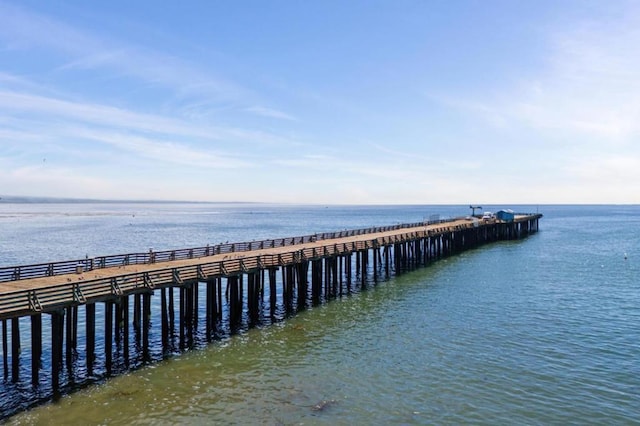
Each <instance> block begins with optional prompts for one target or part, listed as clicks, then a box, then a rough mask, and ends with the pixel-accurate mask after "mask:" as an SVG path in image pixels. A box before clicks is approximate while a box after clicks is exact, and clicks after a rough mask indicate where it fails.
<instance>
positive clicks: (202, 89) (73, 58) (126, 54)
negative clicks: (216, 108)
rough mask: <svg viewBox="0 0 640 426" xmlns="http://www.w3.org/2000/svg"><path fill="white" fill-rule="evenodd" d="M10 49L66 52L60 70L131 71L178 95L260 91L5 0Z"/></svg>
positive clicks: (230, 97) (224, 97) (1, 36)
mask: <svg viewBox="0 0 640 426" xmlns="http://www.w3.org/2000/svg"><path fill="white" fill-rule="evenodd" d="M2 40H4V43H5V45H6V46H7V47H9V48H11V49H21V50H31V49H40V48H44V49H47V50H49V51H53V52H57V53H58V54H60V55H61V58H66V59H61V60H62V61H63V63H62V64H61V65H59V66H58V67H56V69H57V70H58V71H70V70H95V69H101V70H103V71H105V72H109V71H110V72H112V73H115V75H116V76H128V77H132V78H135V79H137V80H138V81H140V82H144V83H147V84H152V85H155V86H157V87H162V88H164V89H165V90H168V91H169V92H170V93H172V94H173V95H174V96H176V97H177V98H180V97H182V98H184V97H188V98H191V99H192V98H215V99H216V100H217V101H218V102H223V101H224V102H229V101H233V102H248V103H253V102H254V101H255V99H256V98H257V95H256V94H255V93H253V92H252V91H251V90H248V89H246V88H245V87H242V86H241V85H238V84H236V83H235V82H233V81H231V80H228V79H225V78H224V77H222V76H221V75H219V74H216V71H215V70H213V69H210V68H209V69H206V70H202V69H201V68H200V67H199V66H196V65H194V64H191V63H189V62H187V61H185V60H183V59H180V58H178V57H176V56H173V55H170V54H167V53H165V52H159V51H156V50H154V49H152V48H148V47H144V46H141V45H135V44H132V43H131V42H130V41H125V40H118V39H116V38H113V37H112V36H105V35H98V34H96V33H95V32H91V31H88V30H84V29H81V28H77V27H72V26H69V25H67V24H65V23H63V22H60V21H58V20H55V19H52V18H50V17H46V16H42V15H39V14H37V13H34V12H31V11H29V10H27V9H25V8H22V7H19V6H14V5H10V4H7V3H3V2H0V41H2Z"/></svg>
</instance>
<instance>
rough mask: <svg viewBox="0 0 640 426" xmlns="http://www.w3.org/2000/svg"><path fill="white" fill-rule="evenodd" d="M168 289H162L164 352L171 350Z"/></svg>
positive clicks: (161, 310)
mask: <svg viewBox="0 0 640 426" xmlns="http://www.w3.org/2000/svg"><path fill="white" fill-rule="evenodd" d="M167 290H168V289H166V288H161V289H160V329H161V331H160V332H161V333H162V352H163V354H166V353H167V352H168V351H169V316H168V315H167Z"/></svg>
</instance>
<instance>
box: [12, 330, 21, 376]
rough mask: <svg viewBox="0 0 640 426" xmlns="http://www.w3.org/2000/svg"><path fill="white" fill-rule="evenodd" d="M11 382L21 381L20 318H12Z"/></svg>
mask: <svg viewBox="0 0 640 426" xmlns="http://www.w3.org/2000/svg"><path fill="white" fill-rule="evenodd" d="M11 380H12V381H13V382H17V381H18V380H20V318H11Z"/></svg>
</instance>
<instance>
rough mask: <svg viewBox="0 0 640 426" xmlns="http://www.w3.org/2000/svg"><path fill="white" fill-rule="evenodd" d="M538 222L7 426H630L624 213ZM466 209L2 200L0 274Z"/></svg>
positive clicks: (628, 234) (633, 308)
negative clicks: (12, 268) (530, 229)
mask: <svg viewBox="0 0 640 426" xmlns="http://www.w3.org/2000/svg"><path fill="white" fill-rule="evenodd" d="M512 207H513V206H512ZM536 208H537V207H536V206H516V207H514V209H515V210H519V211H533V212H535V211H536ZM539 210H540V212H541V213H544V215H545V217H544V218H543V219H542V220H541V221H540V229H541V231H540V232H539V233H537V234H535V235H533V236H531V237H529V238H527V239H524V240H520V241H515V242H501V243H496V244H492V245H487V246H484V247H481V248H479V249H475V250H471V251H468V252H465V253H463V254H461V255H457V256H455V257H451V258H448V259H446V260H442V261H440V262H437V263H435V264H433V265H432V266H430V267H427V268H424V269H420V270H417V271H414V272H410V273H407V274H404V275H401V276H400V277H397V278H392V279H390V280H388V281H385V282H381V283H379V284H378V285H376V286H370V287H369V289H368V290H367V291H363V292H359V293H354V294H352V295H350V296H345V297H343V298H341V299H339V300H337V301H335V302H331V303H328V304H325V305H322V306H319V307H314V308H311V309H308V310H306V311H304V312H301V313H300V314H298V315H296V316H295V317H293V318H289V319H286V320H285V321H281V322H277V323H275V324H273V325H266V324H265V325H264V326H261V327H259V328H255V329H251V330H248V331H246V332H243V333H240V334H237V335H233V336H230V337H229V336H226V337H225V336H223V337H222V338H221V339H220V340H218V341H215V342H213V343H212V344H210V345H202V347H201V349H198V350H192V351H188V352H185V353H182V354H177V355H175V356H173V357H172V358H170V359H168V360H165V361H159V362H155V363H153V364H151V365H147V366H143V367H141V368H139V369H137V370H136V371H133V372H129V373H127V374H124V375H121V376H119V377H115V378H112V379H109V380H107V381H102V382H100V383H97V384H93V385H90V386H85V387H84V388H83V389H81V390H78V391H76V392H73V393H71V394H70V395H66V396H64V397H62V398H61V399H60V400H59V401H57V402H55V403H52V402H49V403H46V404H44V405H40V406H38V407H36V408H33V409H31V410H30V411H26V412H22V413H19V414H17V415H15V416H13V417H11V418H9V419H8V422H9V423H10V424H43V425H44V424H154V425H155V424H212V423H218V424H266V425H271V424H345V425H346V424H488V425H496V424H518V425H520V424H533V425H536V424H540V425H547V424H562V425H564V424H607V425H611V424H620V425H622V424H640V207H638V206H540V207H539ZM468 213H469V209H468V207H467V206H394V207H335V206H330V207H308V206H306V207H294V206H269V205H260V204H256V205H229V204H220V205H218V204H7V203H4V204H0V265H2V266H9V265H14V264H26V263H37V262H46V261H51V260H64V259H70V258H82V257H84V256H85V255H88V256H89V257H93V256H98V255H105V254H117V253H120V252H123V253H124V252H133V251H147V250H148V249H149V248H154V249H155V250H163V249H171V248H184V247H192V246H193V247H195V246H204V245H206V244H217V243H220V242H224V241H227V240H228V241H251V240H253V239H256V240H259V239H265V238H277V237H285V236H294V235H308V234H313V233H316V232H324V231H336V230H341V229H347V228H360V227H369V226H375V225H390V224H395V223H398V222H417V221H421V220H423V219H425V218H428V217H429V216H430V215H432V214H439V215H441V216H442V217H445V216H455V215H466V214H468ZM45 321H46V319H45ZM152 321H153V320H152ZM21 325H22V326H23V327H28V322H25V323H24V324H21ZM27 330H28V328H27ZM28 336H29V333H28V331H27V332H25V333H23V338H27V339H28ZM81 342H82V341H81ZM81 345H82V343H80V346H81ZM80 350H81V349H79V351H80ZM23 351H24V352H25V353H27V352H28V351H29V345H28V340H27V341H26V343H23ZM43 362H44V363H45V364H46V363H47V362H49V361H47V360H43ZM26 363H28V358H27V361H25V364H26ZM25 367H27V366H25ZM25 371H26V372H25V374H23V375H22V376H23V381H24V382H29V376H28V369H27V370H25ZM29 389H30V387H29V385H28V383H25V384H19V385H12V384H11V383H6V382H1V379H0V404H1V408H2V410H3V411H2V412H3V413H5V414H4V416H6V415H7V414H6V413H11V412H12V410H15V407H18V406H20V404H24V401H28V400H29V398H30V396H29ZM16 395H17V396H16Z"/></svg>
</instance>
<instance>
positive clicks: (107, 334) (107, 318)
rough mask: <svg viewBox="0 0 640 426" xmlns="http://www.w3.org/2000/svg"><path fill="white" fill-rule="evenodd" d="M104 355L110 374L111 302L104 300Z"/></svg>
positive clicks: (108, 373)
mask: <svg viewBox="0 0 640 426" xmlns="http://www.w3.org/2000/svg"><path fill="white" fill-rule="evenodd" d="M104 357H105V363H104V365H105V370H106V374H107V376H110V375H111V368H112V363H113V302H111V301H107V302H104Z"/></svg>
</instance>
